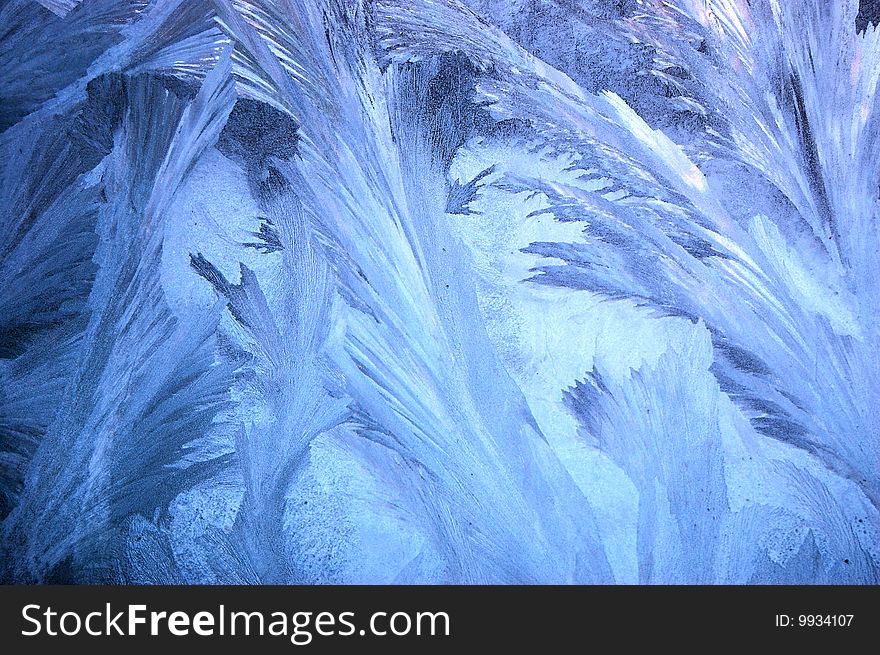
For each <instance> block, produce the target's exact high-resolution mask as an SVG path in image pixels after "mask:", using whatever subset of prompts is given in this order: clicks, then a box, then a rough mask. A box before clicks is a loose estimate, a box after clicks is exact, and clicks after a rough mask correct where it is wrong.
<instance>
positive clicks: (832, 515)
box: [0, 0, 880, 584]
mask: <svg viewBox="0 0 880 655" xmlns="http://www.w3.org/2000/svg"><path fill="white" fill-rule="evenodd" d="M878 18H880V8H878V3H869V2H862V3H861V6H860V3H859V2H857V1H856V0H835V1H834V2H825V1H824V0H791V1H786V2H781V1H780V0H666V1H663V2H661V1H660V0H626V1H616V2H615V1H611V0H607V1H603V0H581V1H580V2H578V3H572V2H570V1H568V0H40V1H39V2H34V1H32V0H9V1H8V2H6V3H4V5H3V6H2V9H0V44H2V46H0V89H2V105H0V162H2V164H0V194H2V202H0V213H2V221H3V225H2V229H0V521H2V522H0V579H2V581H4V582H15V583H47V582H49V583H51V582H55V583H58V582H62V583H70V582H76V583H113V584H116V583H139V584H143V583H146V584H151V583H201V584H205V583H207V584H213V583H240V584H265V583H503V584H506V583H552V584H567V583H599V584H613V583H618V584H621V583H626V584H757V583H760V584H782V583H785V584H790V583H795V584H876V583H877V582H878V577H880V573H878V571H880V568H878V567H880V247H878V244H880V187H878V185H880V93H878V81H880V30H878V29H877V27H876V23H877V20H878Z"/></svg>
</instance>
